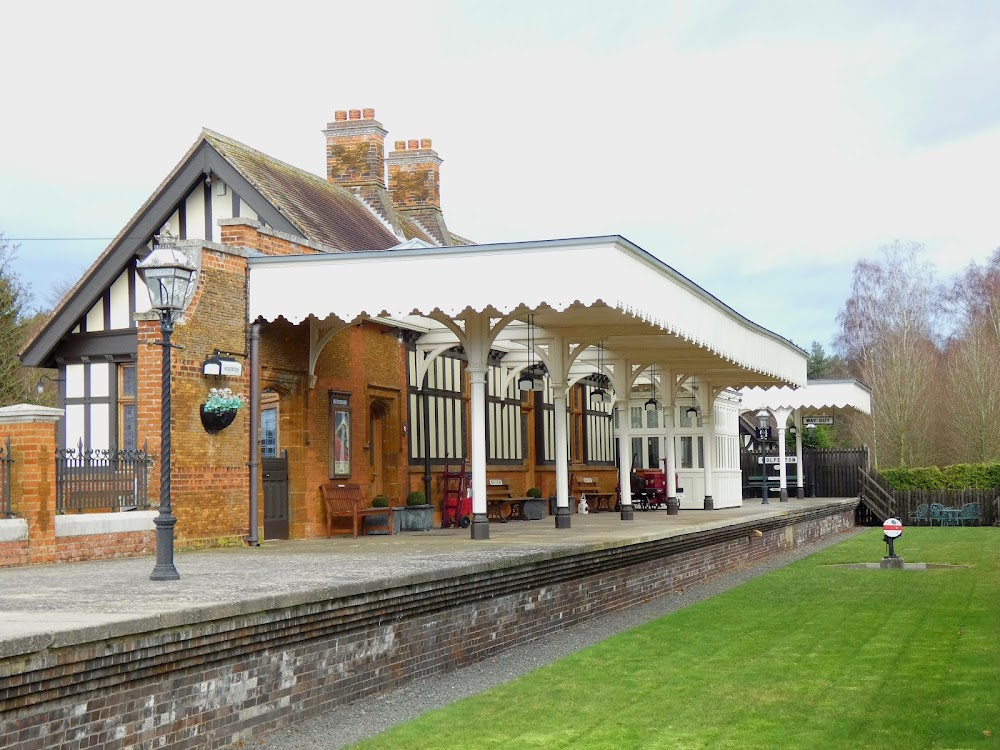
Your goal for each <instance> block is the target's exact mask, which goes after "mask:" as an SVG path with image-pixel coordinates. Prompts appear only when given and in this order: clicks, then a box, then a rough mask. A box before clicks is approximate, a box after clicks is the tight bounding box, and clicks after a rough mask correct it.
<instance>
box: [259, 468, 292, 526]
mask: <svg viewBox="0 0 1000 750" xmlns="http://www.w3.org/2000/svg"><path fill="white" fill-rule="evenodd" d="M261 472H262V474H263V477H264V482H263V484H264V538H265V539H288V451H282V452H281V455H280V456H278V457H277V458H262V459H261Z"/></svg>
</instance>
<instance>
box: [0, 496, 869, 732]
mask: <svg viewBox="0 0 1000 750" xmlns="http://www.w3.org/2000/svg"><path fill="white" fill-rule="evenodd" d="M853 516H854V509H853V508H848V509H843V508H837V509H833V510H831V509H826V511H825V514H820V515H813V516H812V517H804V516H799V517H796V518H790V517H787V516H786V517H783V518H779V519H771V520H765V521H764V522H763V525H762V526H761V528H762V529H763V535H762V536H761V537H755V536H754V535H753V534H752V530H753V528H754V526H753V525H752V524H746V525H744V526H743V527H731V528H729V529H725V530H719V531H717V532H709V533H707V534H704V535H700V536H699V538H698V539H687V540H684V539H678V538H673V539H663V540H653V541H650V542H645V543H640V544H634V545H629V546H626V547H623V548H614V549H607V550H592V551H588V552H584V553H581V554H574V555H571V556H566V557H556V558H552V559H547V560H544V561H539V562H533V563H514V564H511V565H508V566H506V567H498V568H492V569H490V570H487V571H482V572H478V573H472V572H468V573H463V574H459V575H453V576H448V577H446V578H442V579H438V580H433V581H428V582H422V583H419V584H413V585H411V586H404V587H403V588H402V589H400V588H394V589H390V590H384V591H371V592H366V593H364V594H360V595H357V596H345V597H342V598H340V599H333V600H324V601H322V602H314V603H306V604H302V605H299V606H296V607H290V608H287V609H276V610H272V611H269V612H261V613H255V614H249V615H242V616H236V617H228V618H221V619H216V620H212V621H210V622H204V623H193V624H190V625H186V626H185V627H183V628H173V629H170V630H162V631H156V632H150V633H142V634H138V635H134V636H127V637H119V638H112V639H104V640H100V641H95V642H93V643H90V644H83V645H80V646H75V647H64V648H48V649H44V650H42V651H39V652H37V653H34V654H28V655H24V656H15V657H11V658H7V659H0V747H3V748H5V750H29V749H30V750H35V748H41V747H70V746H75V745H74V744H72V743H74V742H75V741H76V740H77V739H78V738H87V740H88V741H89V743H90V744H89V745H88V747H92V748H94V750H112V748H121V747H123V746H124V745H126V744H127V745H128V746H137V745H140V744H141V745H142V746H143V747H158V746H160V745H163V746H166V747H170V748H172V750H187V749H194V748H198V749H199V750H202V749H204V750H209V749H210V748H221V747H232V746H234V745H244V744H245V745H246V746H248V747H249V746H252V745H257V744H258V743H264V742H265V740H263V739H261V737H262V734H263V733H264V732H266V731H269V730H273V729H277V728H279V727H286V726H289V725H291V724H293V723H294V722H296V721H299V720H301V719H303V718H306V717H308V716H311V715H316V714H318V713H321V712H322V711H325V710H329V709H330V708H333V707H335V706H338V705H341V704H344V703H348V702H351V701H356V700H359V699H362V698H365V697H367V696H370V695H374V694H376V693H379V692H383V691H385V690H389V689H392V688H396V687H399V686H401V685H404V684H406V683H408V682H410V681H412V680H413V679H415V678H418V677H423V676H427V675H430V674H436V673H441V672H447V671H450V670H452V669H456V668H459V667H463V666H467V665H469V664H472V663H475V662H477V661H481V660H483V659H486V658H489V657H491V656H493V655H495V654H497V653H499V652H500V651H503V650H505V649H508V648H511V647H524V646H525V644H527V643H528V642H530V641H533V640H535V639H537V638H539V637H541V636H544V635H546V634H549V633H552V632H555V631H558V630H562V629H564V628H566V627H570V626H572V625H575V624H579V623H582V622H585V621H587V620H588V619H590V618H592V617H595V616H599V615H603V614H607V613H611V612H615V611H618V610H620V609H622V608H624V607H628V606H632V605H634V604H640V603H643V602H646V601H649V600H650V599H653V598H655V597H658V596H662V595H664V594H666V593H668V592H670V591H673V590H677V589H680V588H684V587H686V586H690V585H691V584H693V583H695V582H698V581H704V580H706V579H708V578H711V577H712V576H715V575H718V574H719V573H722V572H725V571H728V570H733V569H737V568H739V567H742V566H745V565H747V564H750V563H752V562H755V561H758V560H761V559H764V558H766V557H768V556H769V555H771V554H774V553H775V552H778V551H781V550H784V549H789V548H792V547H794V546H797V545H799V544H801V543H802V542H803V541H805V540H807V539H812V538H816V537H819V536H825V535H829V534H833V533H836V532H838V531H841V530H844V529H847V528H850V527H851V526H853ZM410 607H412V608H413V609H408V608H410ZM414 610H415V611H417V612H419V614H416V615H414V614H412V612H413V611H414ZM345 613H349V614H345ZM248 685H253V688H252V689H249V690H248V689H247V686H248Z"/></svg>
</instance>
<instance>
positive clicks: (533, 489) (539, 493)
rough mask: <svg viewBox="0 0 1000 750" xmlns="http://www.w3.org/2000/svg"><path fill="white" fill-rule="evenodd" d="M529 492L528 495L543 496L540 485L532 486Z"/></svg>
mask: <svg viewBox="0 0 1000 750" xmlns="http://www.w3.org/2000/svg"><path fill="white" fill-rule="evenodd" d="M527 494H528V497H541V496H542V491H541V490H540V489H539V488H538V487H531V488H530V489H529V490H528V493H527Z"/></svg>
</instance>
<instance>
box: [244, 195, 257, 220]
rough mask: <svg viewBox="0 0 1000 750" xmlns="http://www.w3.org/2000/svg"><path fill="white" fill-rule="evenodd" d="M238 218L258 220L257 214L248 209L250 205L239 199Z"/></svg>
mask: <svg viewBox="0 0 1000 750" xmlns="http://www.w3.org/2000/svg"><path fill="white" fill-rule="evenodd" d="M240 218H242V219H253V220H255V221H256V220H257V219H258V216H257V212H256V211H254V210H253V209H252V208H250V205H249V204H248V203H247V202H246V201H245V200H243V199H240Z"/></svg>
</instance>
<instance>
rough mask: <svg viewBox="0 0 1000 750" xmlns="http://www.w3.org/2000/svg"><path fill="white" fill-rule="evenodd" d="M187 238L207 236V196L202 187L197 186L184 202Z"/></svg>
mask: <svg viewBox="0 0 1000 750" xmlns="http://www.w3.org/2000/svg"><path fill="white" fill-rule="evenodd" d="M184 208H185V211H186V214H185V216H184V223H185V229H186V231H187V236H186V237H185V238H184V239H186V240H196V239H197V240H204V239H208V238H207V237H205V196H204V191H202V190H201V188H198V187H196V188H195V189H194V192H192V193H191V194H190V195H189V196H188V197H187V201H186V202H185V204H184Z"/></svg>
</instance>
